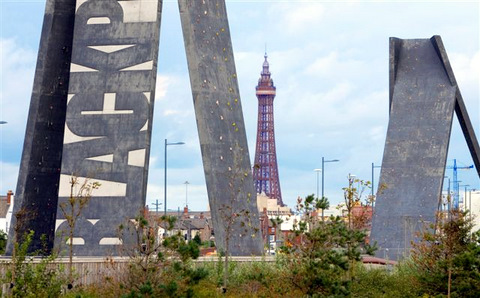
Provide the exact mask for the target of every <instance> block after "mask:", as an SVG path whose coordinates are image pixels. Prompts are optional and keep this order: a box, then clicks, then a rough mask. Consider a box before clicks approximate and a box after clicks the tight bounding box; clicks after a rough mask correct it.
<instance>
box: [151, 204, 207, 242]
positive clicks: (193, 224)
mask: <svg viewBox="0 0 480 298" xmlns="http://www.w3.org/2000/svg"><path fill="white" fill-rule="evenodd" d="M149 214H150V216H152V217H154V218H155V217H161V216H163V212H158V213H157V212H155V211H149ZM167 216H172V217H176V218H177V220H176V222H175V226H174V228H173V230H172V231H167V227H166V226H164V225H161V226H160V227H159V230H158V235H159V237H160V238H162V237H163V235H165V233H167V234H168V233H177V232H180V233H181V234H182V235H183V236H184V237H185V240H188V241H190V240H191V239H193V238H194V237H195V236H196V235H198V236H199V237H200V240H202V242H205V241H210V240H213V239H214V238H213V235H214V234H213V225H212V219H211V213H210V211H189V210H188V207H185V208H184V209H183V212H180V211H177V212H175V211H169V212H167Z"/></svg>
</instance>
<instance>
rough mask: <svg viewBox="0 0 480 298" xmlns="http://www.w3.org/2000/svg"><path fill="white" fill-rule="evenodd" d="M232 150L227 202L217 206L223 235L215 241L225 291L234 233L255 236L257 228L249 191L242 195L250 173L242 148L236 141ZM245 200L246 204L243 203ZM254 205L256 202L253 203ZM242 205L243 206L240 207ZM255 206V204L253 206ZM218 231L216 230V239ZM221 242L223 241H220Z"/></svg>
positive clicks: (228, 174) (227, 177) (242, 235)
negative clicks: (243, 167)
mask: <svg viewBox="0 0 480 298" xmlns="http://www.w3.org/2000/svg"><path fill="white" fill-rule="evenodd" d="M230 151H231V152H232V166H231V167H229V168H228V173H227V174H226V177H225V178H226V179H227V181H228V192H227V194H226V195H227V199H228V201H227V203H225V204H222V205H221V206H220V208H218V211H219V214H218V215H219V216H220V217H221V219H222V221H223V223H224V231H222V232H223V234H224V237H222V238H223V239H220V240H223V241H221V242H220V243H217V247H218V249H219V253H220V255H223V256H225V260H224V270H223V274H224V276H223V291H225V292H226V291H227V285H228V280H229V270H228V268H229V265H228V263H229V258H230V249H231V248H232V246H233V245H234V243H231V241H230V240H231V239H232V236H234V233H235V234H236V236H237V237H238V236H240V237H252V238H254V237H256V235H257V234H258V232H259V228H258V227H256V226H254V219H255V217H256V216H257V215H256V214H252V212H250V210H249V208H248V206H251V205H252V204H251V197H252V194H251V193H247V194H246V196H244V193H243V190H244V185H245V181H249V180H250V181H251V179H252V177H251V173H250V172H249V171H244V169H242V164H243V158H244V149H243V148H241V147H240V146H239V145H238V143H236V144H235V149H232V148H230ZM245 202H246V204H245ZM255 205H256V204H255ZM242 206H244V208H242ZM255 208H256V206H255ZM219 234H220V233H218V231H217V239H218V238H221V237H218V235H219ZM222 242H223V243H222Z"/></svg>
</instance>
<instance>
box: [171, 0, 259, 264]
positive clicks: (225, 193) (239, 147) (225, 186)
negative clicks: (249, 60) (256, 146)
mask: <svg viewBox="0 0 480 298" xmlns="http://www.w3.org/2000/svg"><path fill="white" fill-rule="evenodd" d="M178 3H179V7H180V16H181V22H182V28H183V36H184V41H185V50H186V52H187V60H188V68H189V72H190V83H191V86H192V93H193V101H194V106H195V115H196V119H197V127H198V133H199V138H200V147H201V151H202V158H203V166H204V171H205V178H206V182H207V190H208V197H209V202H210V208H211V211H212V219H213V226H214V230H215V239H216V242H217V246H218V247H219V249H220V250H224V248H225V246H226V240H227V239H228V242H229V245H228V247H229V253H230V254H231V255H260V254H262V252H263V249H262V240H261V239H262V237H261V235H260V229H259V228H260V224H259V220H258V210H257V207H256V194H255V189H254V186H253V179H252V172H251V168H250V158H249V154H248V146H247V138H246V133H245V125H244V120H243V114H242V107H241V103H240V96H239V91H238V82H237V75H236V70H235V63H234V58H233V49H232V44H231V38H230V32H229V27H228V20H227V13H226V7H225V1H208V0H205V1H191V0H179V2H178ZM245 213H248V215H246V216H245ZM235 215H238V217H235ZM232 218H235V219H234V220H233V222H234V224H233V225H232V229H231V232H227V233H226V231H227V230H229V229H228V226H229V224H230V223H232ZM242 222H243V223H244V224H245V226H242Z"/></svg>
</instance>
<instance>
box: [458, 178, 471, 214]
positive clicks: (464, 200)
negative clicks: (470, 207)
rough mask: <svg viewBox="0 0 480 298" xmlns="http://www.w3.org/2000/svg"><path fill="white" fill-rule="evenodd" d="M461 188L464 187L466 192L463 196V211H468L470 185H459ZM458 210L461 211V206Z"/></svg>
mask: <svg viewBox="0 0 480 298" xmlns="http://www.w3.org/2000/svg"><path fill="white" fill-rule="evenodd" d="M459 186H464V187H465V192H464V194H463V211H465V210H467V187H469V186H470V184H464V185H459ZM459 203H460V202H459ZM458 209H460V206H458Z"/></svg>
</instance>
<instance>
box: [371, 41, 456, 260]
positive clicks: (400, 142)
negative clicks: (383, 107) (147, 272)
mask: <svg viewBox="0 0 480 298" xmlns="http://www.w3.org/2000/svg"><path fill="white" fill-rule="evenodd" d="M438 50H441V51H443V53H445V50H444V49H443V44H441V40H440V38H439V37H432V38H431V39H398V38H391V39H390V121H389V124H388V131H387V139H386V143H385V150H384V155H383V162H382V170H381V175H380V183H379V187H378V189H379V192H378V193H377V202H376V206H375V213H374V216H373V224H372V232H371V242H372V243H373V242H375V241H377V243H378V246H379V248H380V249H379V250H378V251H377V253H376V255H377V256H378V257H381V258H387V259H390V260H397V259H401V258H402V257H403V256H406V255H408V252H409V250H410V243H411V241H412V240H414V239H415V233H416V232H418V231H419V230H421V229H422V228H423V227H424V225H428V224H429V223H434V222H435V213H436V211H437V207H438V203H439V198H440V196H441V191H442V185H443V180H444V178H443V177H444V171H445V164H446V158H447V153H448V145H449V141H450V131H451V126H452V118H453V112H454V109H455V102H456V92H457V86H456V83H455V81H454V80H451V78H452V77H451V76H453V74H449V73H447V69H449V63H448V58H446V54H445V55H444V58H442V56H440V55H439V52H438ZM444 59H447V60H444ZM445 65H447V66H445ZM450 75H451V76H450ZM382 189H383V190H382Z"/></svg>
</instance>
